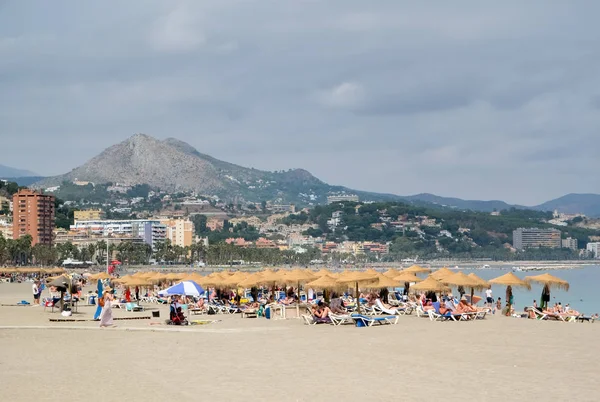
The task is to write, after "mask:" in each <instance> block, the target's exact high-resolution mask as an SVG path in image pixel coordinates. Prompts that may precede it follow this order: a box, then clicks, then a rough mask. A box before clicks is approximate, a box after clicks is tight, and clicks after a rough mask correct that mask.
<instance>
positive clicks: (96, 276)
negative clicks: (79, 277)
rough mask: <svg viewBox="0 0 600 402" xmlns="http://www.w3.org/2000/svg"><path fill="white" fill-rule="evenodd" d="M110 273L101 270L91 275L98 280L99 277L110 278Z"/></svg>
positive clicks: (92, 278) (91, 277)
mask: <svg viewBox="0 0 600 402" xmlns="http://www.w3.org/2000/svg"><path fill="white" fill-rule="evenodd" d="M109 278H110V275H109V274H107V273H106V272H100V273H99V274H94V275H92V276H90V277H89V279H90V280H94V281H95V280H98V279H109Z"/></svg>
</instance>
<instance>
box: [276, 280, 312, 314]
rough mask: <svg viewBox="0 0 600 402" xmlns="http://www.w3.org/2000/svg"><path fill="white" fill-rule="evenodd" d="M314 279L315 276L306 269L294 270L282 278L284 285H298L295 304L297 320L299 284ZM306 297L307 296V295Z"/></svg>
mask: <svg viewBox="0 0 600 402" xmlns="http://www.w3.org/2000/svg"><path fill="white" fill-rule="evenodd" d="M314 279H315V276H314V275H313V273H312V272H310V271H309V270H307V269H294V270H293V271H290V272H288V273H286V274H285V275H284V276H283V280H284V281H285V283H294V284H295V283H297V284H298V288H297V289H298V303H296V312H297V313H298V318H300V301H301V300H300V283H301V282H302V283H306V282H310V281H312V280H314ZM307 297H308V295H307Z"/></svg>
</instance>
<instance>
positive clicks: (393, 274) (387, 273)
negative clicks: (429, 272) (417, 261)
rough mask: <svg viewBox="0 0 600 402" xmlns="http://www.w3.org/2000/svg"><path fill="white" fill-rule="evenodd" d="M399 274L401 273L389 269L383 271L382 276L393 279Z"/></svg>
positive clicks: (394, 269)
mask: <svg viewBox="0 0 600 402" xmlns="http://www.w3.org/2000/svg"><path fill="white" fill-rule="evenodd" d="M400 273H402V271H399V270H397V269H396V268H390V269H388V270H387V271H385V272H384V273H383V274H384V275H385V276H387V277H388V278H395V277H396V276H398V275H400ZM409 273H410V272H409Z"/></svg>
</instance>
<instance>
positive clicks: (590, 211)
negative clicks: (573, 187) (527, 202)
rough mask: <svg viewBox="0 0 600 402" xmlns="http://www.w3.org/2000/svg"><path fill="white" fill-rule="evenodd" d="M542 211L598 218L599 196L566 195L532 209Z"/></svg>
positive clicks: (599, 210) (599, 215) (599, 214)
mask: <svg viewBox="0 0 600 402" xmlns="http://www.w3.org/2000/svg"><path fill="white" fill-rule="evenodd" d="M533 209H538V210H542V211H554V210H555V209H556V210H558V211H559V212H563V213H566V214H576V213H583V214H585V215H587V216H590V217H600V194H567V195H565V196H563V197H559V198H556V199H554V200H551V201H547V202H545V203H543V204H540V205H538V206H535V207H533Z"/></svg>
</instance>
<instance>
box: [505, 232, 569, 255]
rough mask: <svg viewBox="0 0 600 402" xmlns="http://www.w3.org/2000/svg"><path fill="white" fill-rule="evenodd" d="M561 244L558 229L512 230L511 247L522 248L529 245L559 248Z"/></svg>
mask: <svg viewBox="0 0 600 402" xmlns="http://www.w3.org/2000/svg"><path fill="white" fill-rule="evenodd" d="M561 246H562V242H561V238H560V230H558V229H538V228H518V229H516V230H514V231H513V247H514V248H516V249H517V250H524V249H526V248H530V247H548V248H560V247H561Z"/></svg>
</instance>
